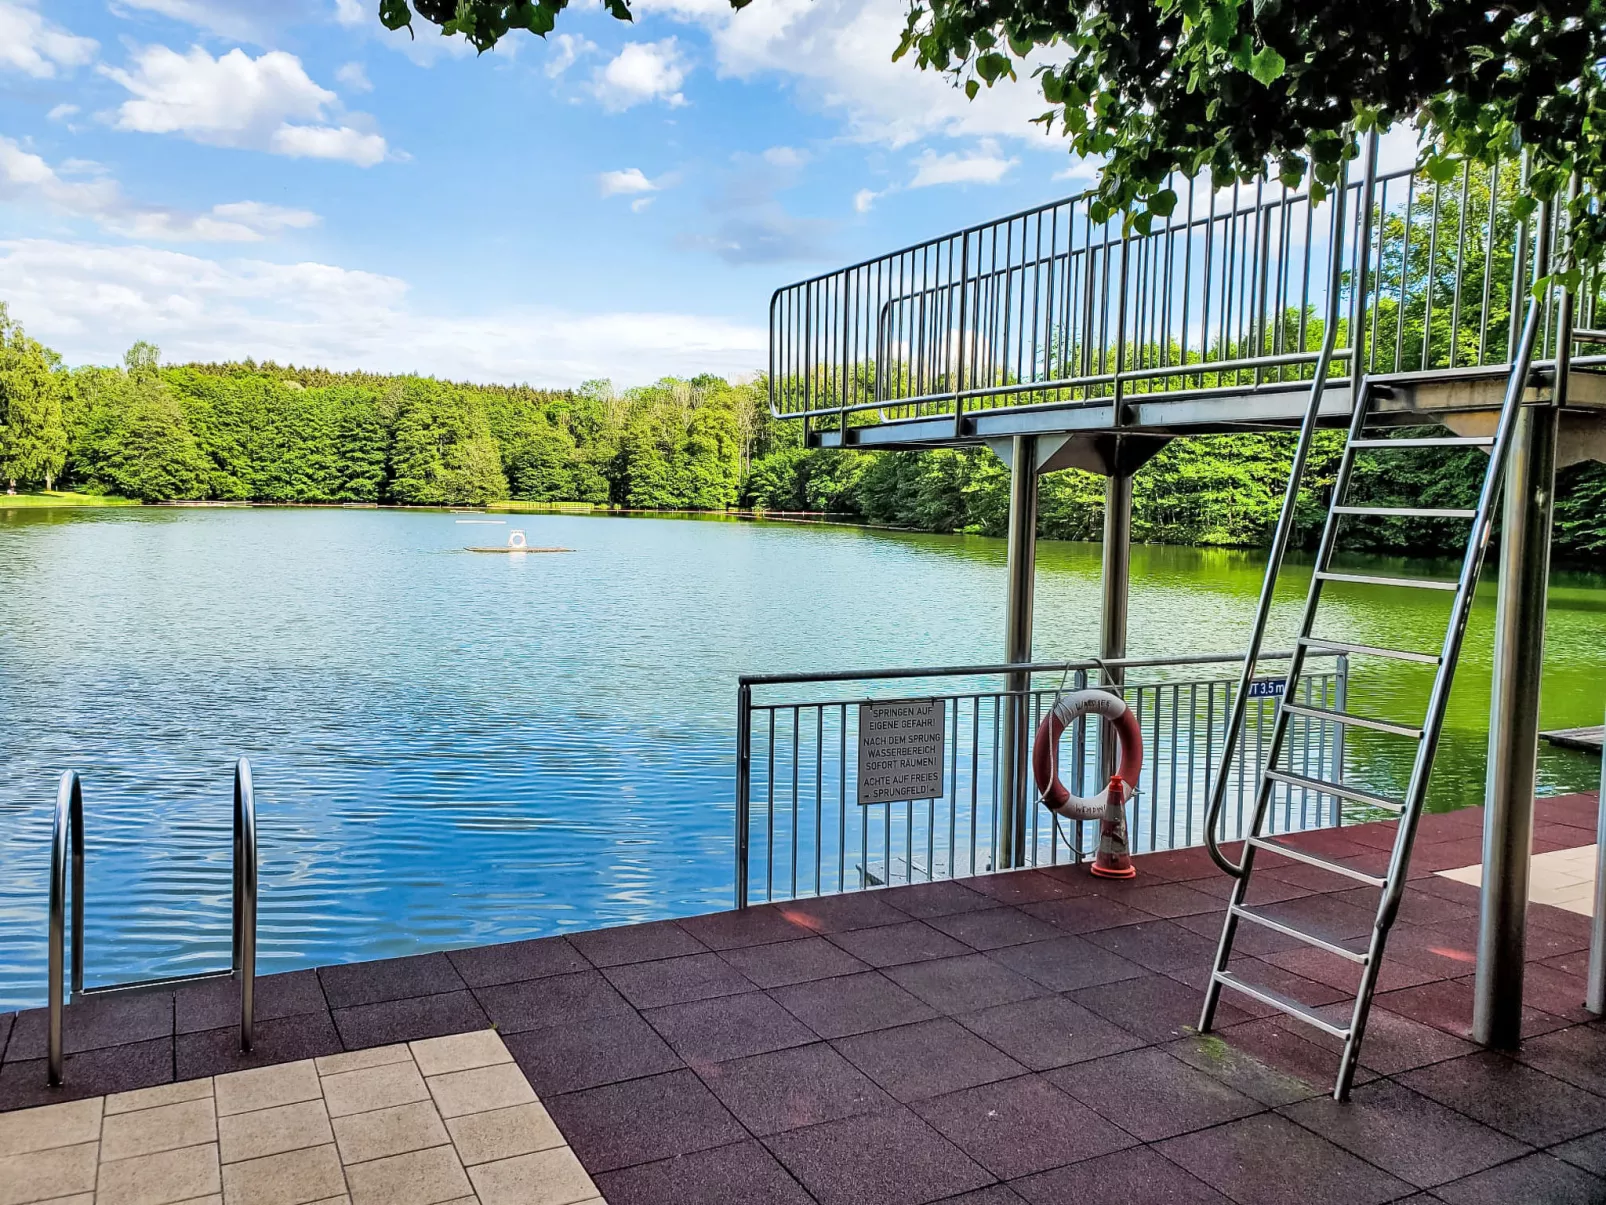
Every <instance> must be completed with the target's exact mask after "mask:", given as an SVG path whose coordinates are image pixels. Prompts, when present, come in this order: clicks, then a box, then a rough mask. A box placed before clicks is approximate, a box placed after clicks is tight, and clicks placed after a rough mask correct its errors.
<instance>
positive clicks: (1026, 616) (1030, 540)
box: [996, 435, 1037, 869]
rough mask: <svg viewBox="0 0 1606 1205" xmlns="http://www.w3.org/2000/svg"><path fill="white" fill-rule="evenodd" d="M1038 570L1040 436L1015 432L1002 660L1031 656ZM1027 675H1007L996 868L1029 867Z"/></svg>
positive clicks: (1015, 660)
mask: <svg viewBox="0 0 1606 1205" xmlns="http://www.w3.org/2000/svg"><path fill="white" fill-rule="evenodd" d="M1036 570H1037V437H1036V436H1035V435H1017V436H1015V437H1014V439H1013V440H1012V441H1011V444H1010V464H1009V561H1008V569H1007V570H1006V575H1007V577H1008V579H1009V598H1008V602H1007V604H1006V610H1005V614H1004V660H1005V661H1006V662H1007V663H1010V664H1029V663H1030V662H1031V659H1032V593H1033V583H1034V578H1035V575H1036ZM1031 684H1032V676H1031V674H1029V673H1011V674H1009V675H1008V682H1007V688H1008V690H1009V692H1010V694H1009V706H1008V707H1007V708H1006V709H1005V716H1004V748H1003V758H1004V766H1003V773H1002V775H1000V780H1001V786H1002V790H1003V798H1002V799H1001V800H1000V801H999V804H1000V806H999V809H998V827H999V833H998V860H999V866H998V867H997V868H996V869H1004V868H1007V867H1011V866H1023V865H1025V857H1026V848H1025V846H1026V816H1027V812H1028V810H1029V805H1030V793H1029V790H1028V781H1027V779H1028V767H1029V766H1030V764H1031V762H1030V757H1029V753H1028V748H1027V745H1028V742H1029V741H1030V740H1031V735H1032V734H1031V708H1030V699H1029V698H1028V694H1029V692H1030V690H1031Z"/></svg>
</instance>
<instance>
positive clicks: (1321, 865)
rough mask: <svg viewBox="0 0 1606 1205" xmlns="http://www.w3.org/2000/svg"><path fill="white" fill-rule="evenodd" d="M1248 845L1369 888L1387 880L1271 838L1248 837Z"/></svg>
mask: <svg viewBox="0 0 1606 1205" xmlns="http://www.w3.org/2000/svg"><path fill="white" fill-rule="evenodd" d="M1249 844H1251V845H1253V846H1254V847H1255V848H1256V849H1264V850H1267V851H1268V852H1270V853H1274V854H1279V855H1281V856H1282V857H1285V858H1291V859H1292V860H1293V861H1295V862H1303V863H1304V864H1305V865H1306V866H1314V867H1316V868H1317V869H1318V870H1326V871H1329V872H1331V873H1332V874H1337V875H1343V876H1344V877H1345V878H1347V879H1354V880H1355V881H1356V882H1358V883H1365V884H1367V885H1368V886H1370V887H1382V886H1384V885H1385V884H1386V883H1387V882H1388V880H1387V879H1383V878H1379V877H1378V876H1377V875H1375V874H1367V873H1366V872H1365V871H1364V870H1356V869H1355V867H1353V866H1345V865H1344V864H1343V863H1342V862H1335V861H1333V860H1332V859H1331V858H1323V857H1320V856H1318V855H1317V854H1312V853H1306V852H1305V851H1304V850H1302V849H1299V848H1298V847H1296V846H1293V845H1284V844H1283V843H1282V842H1280V841H1277V840H1275V839H1274V838H1272V837H1250V838H1249Z"/></svg>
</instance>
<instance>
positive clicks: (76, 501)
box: [0, 490, 141, 510]
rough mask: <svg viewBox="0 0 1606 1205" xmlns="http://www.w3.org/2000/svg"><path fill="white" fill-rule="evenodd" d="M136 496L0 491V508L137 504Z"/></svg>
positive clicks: (65, 491)
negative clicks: (8, 492)
mask: <svg viewBox="0 0 1606 1205" xmlns="http://www.w3.org/2000/svg"><path fill="white" fill-rule="evenodd" d="M139 505H141V503H140V501H139V499H137V498H119V497H117V496H116V495H113V494H75V493H72V492H71V491H69V490H43V491H41V492H39V493H37V494H6V493H0V510H11V509H14V508H15V509H20V508H23V507H28V508H34V507H41V506H139Z"/></svg>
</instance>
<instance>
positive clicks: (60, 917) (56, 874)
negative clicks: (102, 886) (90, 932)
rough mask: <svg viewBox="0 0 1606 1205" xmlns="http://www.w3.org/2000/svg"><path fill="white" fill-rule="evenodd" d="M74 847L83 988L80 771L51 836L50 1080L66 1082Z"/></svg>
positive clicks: (61, 798)
mask: <svg viewBox="0 0 1606 1205" xmlns="http://www.w3.org/2000/svg"><path fill="white" fill-rule="evenodd" d="M69 841H70V842H71V844H72V986H73V991H74V993H77V992H78V991H80V990H82V988H83V986H84V788H83V784H82V783H81V782H80V781H79V778H78V774H77V772H76V771H73V770H68V771H66V772H65V773H64V774H62V776H61V785H60V786H59V787H57V789H56V817H55V822H54V824H53V825H52V826H51V834H50V972H49V974H50V986H49V992H50V1000H49V1004H50V1035H49V1051H48V1058H47V1060H46V1062H47V1071H46V1074H47V1078H48V1080H49V1083H50V1086H51V1087H56V1086H57V1085H58V1084H60V1083H61V1069H62V1050H61V1015H62V1003H63V1001H62V988H63V986H64V985H63V983H62V980H63V979H64V978H65V970H66V968H65V966H64V963H65V960H66V944H67V846H68V843H69Z"/></svg>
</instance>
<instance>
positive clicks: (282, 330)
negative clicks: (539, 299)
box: [0, 239, 767, 385]
mask: <svg viewBox="0 0 1606 1205" xmlns="http://www.w3.org/2000/svg"><path fill="white" fill-rule="evenodd" d="M0 296H4V297H5V298H6V299H7V300H8V301H9V302H10V303H11V305H12V312H13V313H14V314H17V315H19V316H22V317H24V318H25V319H26V320H27V323H28V331H29V333H30V334H32V335H34V336H35V337H36V338H39V339H41V340H43V341H44V342H46V343H48V344H49V345H51V346H53V347H55V348H57V349H58V350H59V351H61V352H62V354H63V355H64V356H65V357H66V358H67V359H68V361H69V362H72V363H82V362H97V363H114V362H116V360H117V358H118V357H119V356H121V354H122V351H123V349H124V348H125V347H127V346H128V345H129V344H130V343H132V342H133V341H134V340H135V339H149V340H151V341H153V342H155V343H159V344H160V345H161V347H162V352H163V355H164V357H165V358H166V359H168V360H170V361H182V360H191V359H195V360H230V359H232V360H238V359H241V358H242V357H244V356H253V357H255V358H257V359H259V360H264V359H274V360H278V361H280V362H281V363H282V362H294V363H297V364H323V365H325V366H327V367H329V368H335V369H355V368H366V369H370V370H374V371H380V372H409V371H416V372H425V373H434V374H436V375H438V376H443V377H451V378H455V379H459V380H462V379H470V380H479V381H505V382H516V381H532V382H536V383H539V384H545V385H571V384H578V383H579V382H580V381H583V380H586V379H588V378H591V377H599V376H613V377H614V378H615V379H618V376H619V371H620V365H629V366H630V367H629V371H630V372H631V373H632V374H634V376H635V378H636V380H633V381H627V382H621V383H624V384H634V383H637V382H641V383H645V382H647V381H651V380H655V379H657V378H658V377H660V376H663V375H666V374H680V375H685V374H690V373H694V372H706V371H715V372H723V373H726V374H736V373H746V372H751V371H754V370H755V369H757V368H759V367H761V366H762V365H763V363H764V357H765V354H766V347H767V336H766V333H765V330H764V328H763V327H762V326H748V325H743V324H740V323H735V322H731V321H728V320H726V319H722V318H716V317H707V316H703V315H697V314H676V313H654V312H645V313H630V312H613V313H598V314H576V313H571V312H568V311H564V310H561V309H557V308H556V307H532V308H529V309H519V310H511V311H503V312H491V313H482V314H459V315H452V314H432V313H428V312H426V311H425V310H423V309H421V308H420V309H415V308H414V307H413V306H412V305H410V304H409V301H408V286H407V284H406V282H405V281H402V280H398V279H396V278H395V277H391V276H379V275H376V274H373V273H369V272H359V271H352V270H349V269H345V268H340V267H335V266H333V265H329V264H320V263H297V264H275V263H268V262H265V261H262V260H213V259H206V258H202V257H199V256H194V255H186V254H181V253H177V252H173V251H165V250H160V249H157V248H152V247H138V246H135V247H109V246H97V245H87V244H82V243H68V242H59V241H53V240H45V239H22V240H12V241H5V242H0Z"/></svg>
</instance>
